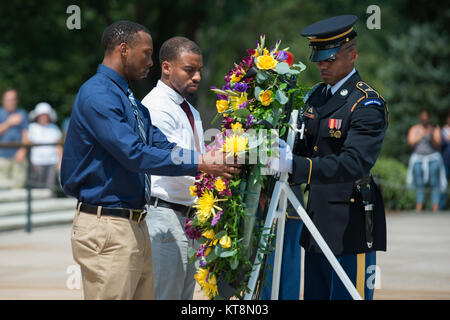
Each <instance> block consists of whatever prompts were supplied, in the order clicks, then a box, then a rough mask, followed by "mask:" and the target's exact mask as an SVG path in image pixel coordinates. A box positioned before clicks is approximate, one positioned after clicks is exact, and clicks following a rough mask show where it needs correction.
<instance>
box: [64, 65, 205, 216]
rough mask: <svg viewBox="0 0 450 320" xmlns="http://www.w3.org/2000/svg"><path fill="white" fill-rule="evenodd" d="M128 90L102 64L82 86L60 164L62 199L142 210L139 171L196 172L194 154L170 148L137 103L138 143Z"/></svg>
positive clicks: (142, 185) (167, 173) (166, 173)
mask: <svg viewBox="0 0 450 320" xmlns="http://www.w3.org/2000/svg"><path fill="white" fill-rule="evenodd" d="M127 90H128V83H127V82H126V80H125V79H124V78H123V77H122V76H121V75H120V74H118V73H117V72H116V71H114V70H112V69H110V68H108V67H106V66H105V65H99V67H98V69H97V74H95V75H94V76H93V77H92V78H90V79H89V80H88V81H86V82H85V83H84V84H83V85H82V86H81V88H80V90H79V92H78V94H77V97H76V99H75V103H74V107H73V111H72V115H71V119H70V124H69V128H68V131H67V137H66V141H65V144H64V152H63V158H62V164H61V185H62V187H63V190H64V192H65V193H66V194H67V195H70V196H73V197H75V198H77V199H78V200H79V201H82V202H85V203H88V204H91V205H101V206H104V207H119V208H130V209H142V208H143V207H144V205H145V196H144V174H143V173H147V174H155V175H162V176H185V175H191V176H195V175H196V174H197V168H198V164H197V163H196V160H197V153H196V152H194V151H191V150H185V149H182V148H178V147H177V148H175V149H174V147H175V146H176V145H175V144H174V143H170V142H169V141H168V140H167V139H166V136H165V135H164V134H163V133H162V132H161V131H160V130H159V129H158V128H157V127H155V126H152V123H151V119H150V114H149V112H148V110H147V108H145V107H144V106H143V105H142V104H141V103H140V101H139V100H136V101H137V104H138V108H139V110H140V112H141V115H142V119H143V122H144V127H145V130H146V133H147V140H148V141H147V143H148V144H144V143H143V142H142V140H141V139H140V137H139V134H138V129H137V121H136V117H135V116H134V114H133V107H132V106H131V102H130V100H129V99H128V96H127V94H126V92H127ZM175 153H176V156H175V157H174V156H173V155H174V154H175ZM180 159H184V161H182V160H180ZM180 162H181V163H180Z"/></svg>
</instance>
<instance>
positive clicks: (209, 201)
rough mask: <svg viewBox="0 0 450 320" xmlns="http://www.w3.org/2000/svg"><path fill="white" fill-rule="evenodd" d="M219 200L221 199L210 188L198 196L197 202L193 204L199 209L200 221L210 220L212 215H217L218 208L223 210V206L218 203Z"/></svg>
mask: <svg viewBox="0 0 450 320" xmlns="http://www.w3.org/2000/svg"><path fill="white" fill-rule="evenodd" d="M217 201H220V200H218V199H217V198H216V197H215V196H214V195H213V193H212V192H211V191H210V190H208V189H206V190H205V192H203V194H202V196H201V197H199V198H197V200H196V201H195V203H196V204H195V205H193V207H194V208H196V209H197V216H198V221H199V222H200V223H205V222H206V221H208V219H209V218H210V217H211V215H212V216H215V215H216V210H219V211H220V210H222V208H220V207H218V206H217V205H216V202H217Z"/></svg>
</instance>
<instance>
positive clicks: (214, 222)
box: [211, 211, 223, 226]
mask: <svg viewBox="0 0 450 320" xmlns="http://www.w3.org/2000/svg"><path fill="white" fill-rule="evenodd" d="M222 214H223V211H219V212H217V214H216V216H215V217H214V218H212V220H211V225H212V226H215V225H216V224H217V222H219V220H220V217H221V216H222Z"/></svg>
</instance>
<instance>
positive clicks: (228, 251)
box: [220, 249, 237, 258]
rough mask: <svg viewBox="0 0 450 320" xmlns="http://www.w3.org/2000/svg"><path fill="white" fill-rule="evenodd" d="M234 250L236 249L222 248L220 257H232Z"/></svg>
mask: <svg viewBox="0 0 450 320" xmlns="http://www.w3.org/2000/svg"><path fill="white" fill-rule="evenodd" d="M236 252H237V250H236V249H234V250H232V251H230V250H224V251H222V253H221V254H220V257H221V258H227V257H232V256H234V255H235V254H236Z"/></svg>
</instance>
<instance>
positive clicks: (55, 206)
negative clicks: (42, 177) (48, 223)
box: [0, 198, 77, 219]
mask: <svg viewBox="0 0 450 320" xmlns="http://www.w3.org/2000/svg"><path fill="white" fill-rule="evenodd" d="M76 204H77V200H76V199H74V198H49V199H38V200H33V201H31V211H32V214H33V215H39V214H41V213H50V212H54V211H66V210H67V211H69V210H71V211H72V212H74V211H75V207H76ZM26 213H27V203H26V201H20V202H4V203H0V219H2V218H3V217H8V216H15V215H19V216H21V215H23V216H25V215H26Z"/></svg>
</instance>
